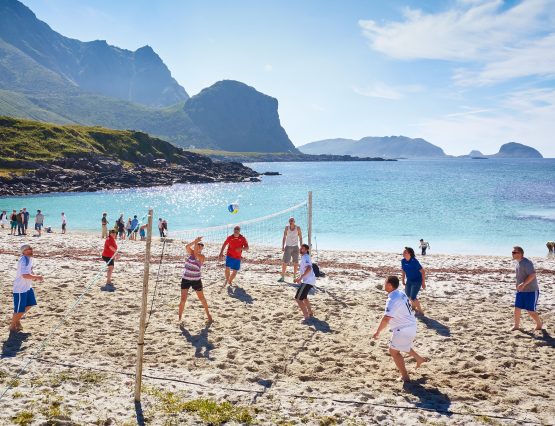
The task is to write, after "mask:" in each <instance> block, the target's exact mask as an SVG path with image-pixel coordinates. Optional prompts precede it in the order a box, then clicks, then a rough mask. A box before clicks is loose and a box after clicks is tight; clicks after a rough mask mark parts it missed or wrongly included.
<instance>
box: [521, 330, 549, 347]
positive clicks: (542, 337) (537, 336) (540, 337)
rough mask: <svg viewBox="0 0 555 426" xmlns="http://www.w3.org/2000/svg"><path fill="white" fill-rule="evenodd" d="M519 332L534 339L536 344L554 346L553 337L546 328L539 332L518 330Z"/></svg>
mask: <svg viewBox="0 0 555 426" xmlns="http://www.w3.org/2000/svg"><path fill="white" fill-rule="evenodd" d="M520 332H521V333H522V334H526V335H527V336H530V337H531V338H532V339H534V340H536V341H537V345H538V346H549V347H550V348H555V338H554V337H553V336H552V335H551V334H549V333H548V332H547V330H541V331H540V332H538V331H536V332H533V331H525V330H520Z"/></svg>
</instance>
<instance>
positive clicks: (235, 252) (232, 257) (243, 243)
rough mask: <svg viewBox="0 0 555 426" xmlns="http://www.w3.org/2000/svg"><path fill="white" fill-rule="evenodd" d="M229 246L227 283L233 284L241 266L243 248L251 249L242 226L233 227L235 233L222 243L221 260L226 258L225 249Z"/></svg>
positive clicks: (226, 264) (226, 265) (226, 262)
mask: <svg viewBox="0 0 555 426" xmlns="http://www.w3.org/2000/svg"><path fill="white" fill-rule="evenodd" d="M225 246H228V248H227V254H226V258H225V284H224V287H225V286H226V285H228V284H229V285H230V286H232V285H233V280H234V279H235V276H236V275H237V271H238V270H239V268H241V255H242V254H243V250H245V251H246V250H248V249H249V243H248V242H247V239H246V238H245V237H243V236H242V235H241V228H240V227H239V226H236V227H235V228H233V234H231V235H230V236H229V237H227V238H226V240H225V241H224V243H223V244H222V249H221V250H220V260H223V258H224V249H225Z"/></svg>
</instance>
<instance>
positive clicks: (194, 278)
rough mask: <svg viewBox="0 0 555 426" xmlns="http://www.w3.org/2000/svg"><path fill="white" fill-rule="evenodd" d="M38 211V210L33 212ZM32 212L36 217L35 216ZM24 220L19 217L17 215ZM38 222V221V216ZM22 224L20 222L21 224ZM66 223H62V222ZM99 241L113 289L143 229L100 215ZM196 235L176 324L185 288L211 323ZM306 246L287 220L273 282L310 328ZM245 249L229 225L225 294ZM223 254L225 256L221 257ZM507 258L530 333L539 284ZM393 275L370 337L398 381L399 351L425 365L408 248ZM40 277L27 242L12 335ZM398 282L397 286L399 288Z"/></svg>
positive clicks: (517, 252)
mask: <svg viewBox="0 0 555 426" xmlns="http://www.w3.org/2000/svg"><path fill="white" fill-rule="evenodd" d="M39 213H40V211H39ZM39 213H37V215H38V214H39ZM23 217H24V216H23ZM39 219H40V217H39ZM23 223H25V222H23ZM64 223H66V222H64ZM101 224H102V237H103V238H105V242H104V248H103V251H102V259H103V262H105V264H106V266H107V272H106V284H105V286H103V287H102V290H104V291H115V290H116V288H115V285H114V284H113V282H112V275H113V271H114V267H115V261H116V259H117V253H118V244H117V239H118V237H119V239H120V240H124V239H126V238H128V239H131V240H136V239H137V232H139V235H140V238H141V240H143V239H144V238H146V235H145V233H144V232H142V231H145V230H146V225H141V223H140V221H139V219H138V218H137V216H133V218H131V217H129V218H128V220H127V221H125V219H124V216H123V214H121V215H120V216H119V218H118V219H117V220H116V222H115V224H114V227H113V229H108V225H109V221H108V218H107V214H106V213H104V214H103V215H102V222H101ZM158 230H159V233H160V237H161V238H165V237H167V222H166V221H165V220H163V219H162V218H160V219H159V223H158ZM202 239H203V238H202V236H199V237H197V238H195V239H194V240H193V241H191V242H188V243H186V244H185V247H184V252H185V253H184V267H183V272H182V274H181V282H180V289H181V297H180V302H179V307H178V312H177V314H178V321H179V323H180V324H182V321H183V313H184V310H185V305H186V302H187V298H188V295H189V291H190V289H192V290H193V291H195V293H196V295H197V297H198V299H199V301H200V302H201V304H202V306H203V308H204V311H205V314H206V320H207V323H209V324H210V323H212V322H213V317H212V315H211V313H210V309H209V305H208V302H207V300H206V297H205V295H204V291H203V282H202V268H203V267H204V264H205V261H206V258H205V256H204V255H203V250H204V248H205V244H204V242H203V241H202ZM419 248H420V249H421V254H422V255H426V250H427V249H429V244H428V243H427V242H425V241H424V240H423V239H421V240H420V246H419ZM310 249H311V247H310V246H309V245H308V244H306V243H303V234H302V231H301V229H300V227H299V226H297V225H296V224H295V219H294V218H293V217H291V218H290V219H289V221H288V224H287V225H286V226H285V228H284V231H283V238H282V247H281V250H282V257H281V271H280V278H279V279H278V282H279V283H285V277H286V272H287V267H288V266H289V265H292V266H293V283H290V284H292V285H294V286H296V292H295V296H294V300H295V302H296V304H297V306H298V308H299V310H300V311H301V313H302V316H303V319H302V323H303V324H311V323H312V321H313V319H314V316H315V314H314V310H313V308H312V305H311V303H310V302H309V297H308V296H309V294H311V293H312V291H313V290H314V289H315V288H316V280H317V276H318V275H319V269H318V267H317V265H315V264H313V262H312V260H311V258H310ZM248 250H249V243H248V241H247V239H246V237H245V236H244V235H243V234H241V227H240V226H239V225H237V226H235V227H234V229H233V233H232V234H231V235H229V236H227V238H226V239H225V241H223V243H222V245H221V248H220V251H219V260H220V261H224V260H225V262H224V265H225V267H224V270H223V281H224V283H223V286H222V287H221V288H222V289H224V288H226V287H229V288H230V291H233V290H234V287H235V288H236V285H235V284H234V281H235V279H236V277H237V274H238V272H239V270H240V269H241V261H242V258H243V253H244V252H246V251H248ZM224 252H225V255H224ZM511 254H512V258H513V260H514V262H515V281H516V286H515V290H516V293H515V302H514V325H513V327H512V329H511V330H518V329H520V323H521V313H522V311H523V310H524V311H527V312H528V314H529V316H530V317H531V319H532V320H533V321H534V322H535V330H541V329H542V328H543V322H542V319H541V318H540V316H539V315H538V313H537V303H538V298H539V286H538V280H537V276H536V271H535V269H534V265H533V263H532V262H531V261H530V260H529V259H528V258H526V257H524V250H523V248H522V247H519V246H515V247H513V250H512V253H511ZM399 274H400V277H401V279H399V277H398V276H396V275H390V276H387V277H385V278H384V284H383V289H384V290H385V292H386V293H387V300H386V302H385V308H384V314H383V316H382V319H381V321H380V322H379V324H378V325H377V327H376V331H375V333H374V334H373V338H374V339H378V338H379V336H380V334H381V333H382V331H383V330H385V329H386V328H389V329H390V331H391V338H390V342H389V353H390V354H391V357H392V359H393V361H394V363H395V366H396V367H397V369H398V371H399V373H400V376H401V377H400V379H401V380H402V381H405V382H406V381H409V380H410V376H409V374H408V372H407V369H406V367H405V361H404V358H403V355H402V353H403V352H404V353H408V355H409V356H411V357H413V358H414V359H415V361H416V366H417V367H419V366H420V365H421V364H423V363H425V362H427V361H429V359H428V358H426V357H424V356H421V355H420V354H418V353H417V352H416V351H415V349H414V347H413V346H414V345H413V342H414V340H415V338H416V334H417V321H416V317H417V316H424V315H425V312H424V309H423V307H422V304H421V303H420V299H419V294H420V291H421V290H425V289H426V271H425V269H424V268H423V267H422V265H421V263H420V262H419V261H418V259H417V258H416V254H415V251H414V249H413V248H411V247H405V248H404V250H403V253H402V258H401V260H400V268H399ZM42 280H43V277H42V276H41V275H35V274H34V272H33V249H32V247H31V246H30V245H29V244H25V245H23V246H22V247H21V257H20V259H19V261H18V264H17V273H16V279H15V281H14V287H13V302H14V314H13V318H12V323H11V325H10V330H11V331H12V332H18V331H20V330H21V329H22V325H21V319H22V318H23V316H24V314H25V313H26V312H27V311H28V310H29V309H31V307H32V306H35V305H36V304H37V302H36V298H35V294H34V291H33V288H32V283H33V282H34V281H42ZM401 284H402V285H403V287H401Z"/></svg>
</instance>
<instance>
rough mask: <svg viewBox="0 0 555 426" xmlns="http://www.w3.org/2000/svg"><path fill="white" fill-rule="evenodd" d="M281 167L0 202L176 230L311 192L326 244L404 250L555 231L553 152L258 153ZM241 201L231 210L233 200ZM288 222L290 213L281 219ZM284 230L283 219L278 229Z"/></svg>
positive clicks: (530, 243)
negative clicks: (359, 158)
mask: <svg viewBox="0 0 555 426" xmlns="http://www.w3.org/2000/svg"><path fill="white" fill-rule="evenodd" d="M250 166H251V167H253V168H254V169H256V170H258V171H278V172H280V173H282V176H265V177H263V182H262V183H244V184H202V185H175V186H173V187H169V188H152V189H134V190H118V191H103V192H97V193H79V194H50V195H44V196H32V197H10V198H0V209H1V210H8V211H11V210H12V209H13V208H17V209H19V208H22V207H26V208H27V209H29V210H30V211H31V213H32V214H34V212H35V211H36V209H37V208H40V209H42V210H43V212H44V213H45V215H46V222H47V223H48V224H51V225H54V226H55V227H59V222H60V220H59V215H60V213H61V212H62V211H64V212H65V213H66V215H67V217H68V224H69V225H68V226H69V228H70V229H81V230H95V229H98V228H99V222H100V216H101V213H102V212H103V211H106V212H108V214H109V218H110V219H111V221H113V220H114V219H116V216H117V215H118V214H119V213H120V212H125V216H126V217H127V216H129V215H133V214H138V215H142V214H143V212H144V211H146V209H147V208H148V207H149V206H152V207H153V208H154V209H155V217H164V218H168V220H169V224H170V230H171V231H175V230H178V229H187V228H197V227H204V226H212V225H220V224H225V223H229V222H232V221H242V220H248V219H252V218H256V217H259V216H263V215H266V214H270V213H273V212H275V211H278V210H282V209H285V208H287V207H290V206H292V205H294V204H297V203H299V202H302V201H303V200H305V199H306V197H307V192H308V191H309V190H311V191H313V197H314V233H315V235H316V237H317V243H318V248H320V249H355V250H377V251H396V252H400V250H401V248H402V247H403V246H405V245H412V246H413V247H416V246H417V245H418V240H419V239H420V238H424V239H426V240H428V241H429V242H430V244H431V253H476V254H503V255H507V254H510V251H511V247H512V246H513V245H515V244H519V245H522V246H523V247H524V248H525V250H526V253H527V254H531V255H543V254H545V253H546V249H545V242H546V241H547V240H549V239H551V240H555V159H544V160H525V161H523V160H501V159H499V160H462V159H442V160H402V161H397V162H356V163H355V162H330V163H255V164H252V165H250ZM232 201H238V202H239V205H240V211H239V214H237V215H233V216H232V215H230V214H229V212H228V211H227V204H228V203H229V202H232ZM284 225H285V223H284ZM276 232H277V235H278V240H279V236H280V235H281V229H278V230H276Z"/></svg>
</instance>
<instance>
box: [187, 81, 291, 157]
mask: <svg viewBox="0 0 555 426" xmlns="http://www.w3.org/2000/svg"><path fill="white" fill-rule="evenodd" d="M184 111H185V113H186V114H187V116H188V117H189V118H190V119H191V121H192V122H193V123H194V125H195V126H196V128H197V129H198V132H199V133H201V134H202V135H204V136H205V137H206V138H207V140H206V141H205V142H204V143H205V146H206V145H208V146H215V147H218V148H219V149H221V150H224V151H234V152H292V153H298V151H297V149H296V148H295V146H294V145H293V143H292V142H291V140H290V139H289V137H288V136H287V133H286V132H285V130H284V129H283V127H281V124H280V121H279V115H278V101H277V99H276V98H272V97H271V96H268V95H265V94H263V93H260V92H258V91H257V90H256V89H254V88H253V87H250V86H247V85H246V84H244V83H241V82H238V81H233V80H225V81H219V82H217V83H216V84H214V85H212V86H210V87H208V88H207V89H204V90H202V91H201V92H200V93H199V94H198V95H196V96H193V97H192V98H191V99H189V100H188V101H187V102H186V103H185V107H184Z"/></svg>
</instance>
